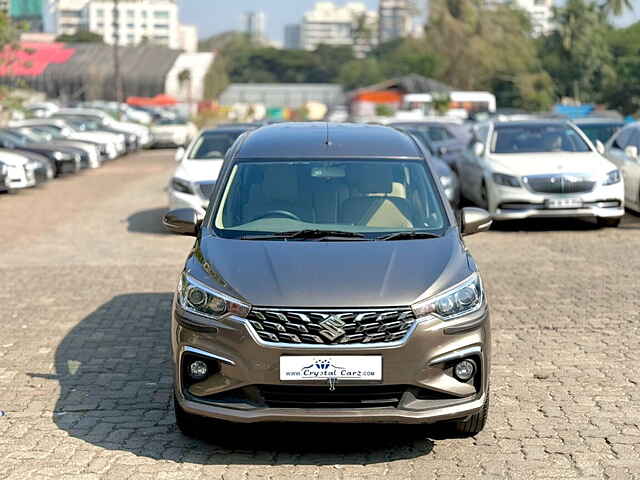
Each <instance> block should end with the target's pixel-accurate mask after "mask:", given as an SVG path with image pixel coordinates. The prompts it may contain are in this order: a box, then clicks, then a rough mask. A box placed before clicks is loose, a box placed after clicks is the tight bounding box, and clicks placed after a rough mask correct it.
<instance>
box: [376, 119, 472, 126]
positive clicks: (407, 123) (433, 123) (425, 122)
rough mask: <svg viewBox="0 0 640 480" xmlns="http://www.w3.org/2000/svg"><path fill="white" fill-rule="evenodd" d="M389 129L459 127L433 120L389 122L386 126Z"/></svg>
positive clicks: (452, 123)
mask: <svg viewBox="0 0 640 480" xmlns="http://www.w3.org/2000/svg"><path fill="white" fill-rule="evenodd" d="M387 125H388V126H389V127H424V126H426V127H442V126H445V127H448V126H459V125H460V124H459V123H456V122H450V121H448V120H442V121H434V120H422V121H415V122H411V121H402V122H391V123H388V124H387Z"/></svg>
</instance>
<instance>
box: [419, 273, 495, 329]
mask: <svg viewBox="0 0 640 480" xmlns="http://www.w3.org/2000/svg"><path fill="white" fill-rule="evenodd" d="M483 302H484V291H483V289H482V281H481V280H480V276H479V275H478V274H477V273H474V274H472V275H471V276H470V277H468V278H467V279H466V280H464V281H463V282H461V283H459V284H458V285H455V286H453V287H451V288H450V289H448V290H446V291H444V292H443V293H441V294H439V295H436V296H435V297H432V298H428V299H426V300H423V301H421V302H418V303H416V304H414V305H412V306H411V308H412V309H413V313H415V315H416V317H417V318H421V317H425V316H427V315H435V316H437V317H439V318H441V319H443V320H453V319H454V318H458V317H462V316H463V315H467V314H469V313H473V312H475V311H476V310H479V309H480V307H481V306H482V303H483Z"/></svg>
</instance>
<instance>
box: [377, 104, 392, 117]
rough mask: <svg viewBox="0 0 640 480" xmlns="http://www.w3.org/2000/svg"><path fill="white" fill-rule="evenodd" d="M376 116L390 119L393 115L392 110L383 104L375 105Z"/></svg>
mask: <svg viewBox="0 0 640 480" xmlns="http://www.w3.org/2000/svg"><path fill="white" fill-rule="evenodd" d="M376 115H377V116H379V117H391V116H392V115H393V109H392V108H391V107H390V106H389V105H385V104H380V105H376Z"/></svg>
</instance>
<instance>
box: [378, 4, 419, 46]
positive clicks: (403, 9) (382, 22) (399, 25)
mask: <svg viewBox="0 0 640 480" xmlns="http://www.w3.org/2000/svg"><path fill="white" fill-rule="evenodd" d="M411 7H412V6H411V2H409V1H408V0H380V4H379V6H378V16H379V27H378V28H379V30H378V39H379V42H380V43H385V42H388V41H390V40H395V39H396V38H404V37H408V36H409V35H411V34H412V33H413V31H414V27H413V12H412V10H411Z"/></svg>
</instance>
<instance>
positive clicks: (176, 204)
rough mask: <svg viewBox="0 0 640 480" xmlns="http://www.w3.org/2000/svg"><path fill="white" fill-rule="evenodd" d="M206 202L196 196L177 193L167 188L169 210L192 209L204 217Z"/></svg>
mask: <svg viewBox="0 0 640 480" xmlns="http://www.w3.org/2000/svg"><path fill="white" fill-rule="evenodd" d="M207 205H208V202H207V201H205V200H202V199H201V198H200V197H198V196H197V195H193V194H190V193H182V192H177V191H175V190H173V189H171V187H169V210H176V209H178V208H193V209H194V210H195V211H196V212H198V214H199V215H201V216H203V217H204V214H205V213H206V210H207Z"/></svg>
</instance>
